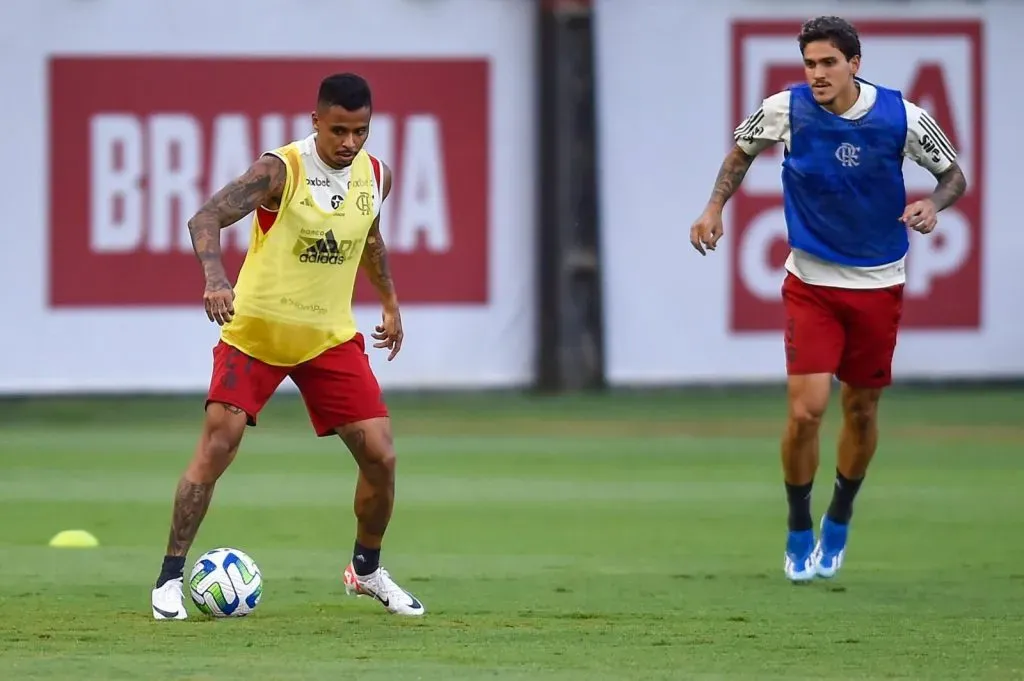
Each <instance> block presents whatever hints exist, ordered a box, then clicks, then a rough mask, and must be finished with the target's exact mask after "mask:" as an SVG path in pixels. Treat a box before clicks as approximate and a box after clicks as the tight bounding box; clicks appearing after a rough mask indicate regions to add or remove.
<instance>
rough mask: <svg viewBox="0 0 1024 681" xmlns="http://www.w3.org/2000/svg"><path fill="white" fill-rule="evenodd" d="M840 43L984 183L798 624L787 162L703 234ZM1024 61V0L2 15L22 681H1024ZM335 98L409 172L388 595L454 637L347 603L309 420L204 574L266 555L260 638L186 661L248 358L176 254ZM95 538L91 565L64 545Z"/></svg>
mask: <svg viewBox="0 0 1024 681" xmlns="http://www.w3.org/2000/svg"><path fill="white" fill-rule="evenodd" d="M822 13H835V14H841V15H843V16H846V17H848V18H850V19H852V20H854V22H855V23H856V24H857V25H858V26H859V28H860V29H861V34H862V42H863V47H864V62H863V70H862V72H861V73H862V75H863V76H864V77H865V78H867V79H868V80H873V81H878V82H881V83H884V84H887V85H889V86H891V87H896V88H900V89H902V90H903V91H904V93H905V96H907V97H908V98H910V99H914V100H915V101H917V102H918V103H919V104H921V105H922V106H924V107H925V108H927V109H928V110H929V111H930V112H931V113H932V115H933V116H934V117H935V118H936V119H937V120H938V121H939V122H940V124H941V125H942V126H943V128H944V129H945V130H946V131H947V133H948V134H949V136H950V137H951V139H952V141H953V142H954V144H955V145H956V146H957V148H958V150H959V152H960V158H961V165H962V166H963V168H964V170H965V173H966V175H967V178H968V181H969V182H970V188H969V191H968V193H967V195H966V196H965V197H964V198H963V199H962V200H961V201H960V203H958V204H957V206H956V207H955V208H952V209H950V210H948V211H946V212H944V213H943V214H942V215H941V216H940V228H939V231H938V233H937V234H936V235H934V236H933V237H929V238H914V239H913V242H912V252H911V256H910V259H909V263H908V283H907V288H906V292H907V305H906V319H905V326H904V331H903V333H902V335H901V340H900V344H899V347H898V350H897V355H896V361H895V374H896V381H897V385H896V386H895V387H894V388H893V390H892V391H891V392H890V394H888V395H887V397H886V398H885V399H884V401H883V411H882V445H881V448H880V451H879V456H878V458H877V460H876V464H875V467H874V468H873V469H872V473H871V475H870V476H869V480H868V482H867V484H866V485H865V488H864V491H863V493H862V495H861V497H860V499H859V501H858V515H857V520H856V523H855V524H856V530H855V531H854V534H853V535H852V543H851V553H850V556H849V563H848V566H847V568H846V571H845V572H844V574H843V576H842V578H841V580H840V581H839V582H836V583H835V584H829V585H821V584H815V585H812V586H811V587H809V588H805V589H794V588H791V587H789V586H788V585H787V584H785V583H784V582H783V580H782V571H781V567H782V542H783V534H784V530H783V528H784V519H785V510H786V509H785V500H784V495H783V490H782V482H781V479H780V473H779V470H778V453H777V449H778V438H779V435H780V430H781V425H782V419H783V417H784V415H785V403H784V386H783V383H782V378H783V367H784V357H783V354H782V343H781V333H780V322H781V315H780V303H779V286H780V283H781V280H782V269H781V265H782V260H783V257H784V255H785V235H784V224H783V221H782V218H781V208H780V206H781V197H780V193H779V192H780V182H779V177H778V162H779V160H780V158H779V156H778V155H774V154H765V155H764V157H763V158H761V159H760V160H759V161H758V162H757V163H756V164H755V166H754V167H753V168H752V170H751V172H750V174H749V175H748V177H747V181H746V183H745V185H744V188H743V190H742V191H741V192H740V193H738V194H737V196H736V197H735V198H734V200H733V201H732V203H731V204H730V208H729V210H728V211H727V216H726V237H725V240H724V247H722V248H720V249H719V250H718V252H717V253H715V254H714V255H712V256H710V257H707V258H700V257H699V256H698V255H697V254H696V253H694V252H693V251H692V249H691V248H690V246H689V243H688V229H689V226H690V224H691V222H692V221H693V220H694V219H695V218H696V217H697V215H698V214H699V213H700V211H701V209H702V207H703V205H704V203H705V201H706V199H707V196H708V194H709V193H710V190H711V186H712V183H713V180H714V176H715V173H716V171H717V168H718V164H719V162H720V161H721V158H722V157H723V155H724V154H725V152H726V151H727V150H728V148H729V146H730V144H731V137H730V133H731V131H732V129H733V127H735V125H736V124H737V123H738V122H739V121H740V120H741V119H742V118H743V117H744V116H746V115H747V114H748V113H750V112H751V111H754V110H755V109H756V108H757V106H758V104H759V102H760V100H761V99H762V98H763V97H765V96H766V95H767V94H769V93H771V92H774V91H777V90H778V89H781V88H782V87H783V86H785V85H786V84H787V83H789V82H793V81H796V80H799V79H800V78H801V77H802V70H801V67H800V62H799V54H798V51H797V46H796V41H795V35H796V33H797V30H798V27H799V24H800V22H801V21H802V20H804V19H806V18H807V17H809V16H812V15H815V14H822ZM1022 27H1024V3H1021V2H1017V1H1015V0H980V1H969V0H945V1H942V0H935V1H929V0H920V1H918V0H904V1H895V0H893V1H870V0H846V1H841V0H830V1H826V0H818V1H816V2H799V1H795V0H793V1H791V0H777V1H769V0H716V1H715V2H697V1H696V0H591V1H584V0H564V1H563V0H373V2H369V1H364V2H354V1H352V0H291V1H290V2H280V1H279V0H246V1H245V2H242V1H241V0H205V1H201V0H178V1H177V2H157V1H155V0H153V1H151V0H35V1H33V2H19V3H14V2H11V3H4V4H3V5H2V6H0V82H2V83H3V86H4V91H3V96H2V102H3V123H4V124H3V126H0V148H2V149H3V150H4V151H5V161H6V162H5V163H4V165H3V166H2V167H0V178H2V179H3V186H4V187H5V188H6V189H7V195H6V200H5V201H4V221H3V224H4V226H3V228H2V229H0V243H2V248H0V302H2V303H3V320H4V323H3V325H4V333H3V334H2V335H0V679H103V680H112V679H122V678H123V679H140V678H187V679H213V678H217V679H221V680H223V679H236V678H239V679H241V678H247V679H249V678H258V679H313V678H322V677H324V676H327V675H335V676H340V675H342V674H358V675H359V677H360V678H362V679H477V678H501V679H519V678H523V679H525V678H530V679H537V678H542V679H576V678H586V679H589V680H591V681H593V680H596V679H645V680H646V679H696V678H699V679H711V678H722V679H770V678H771V679H774V678H788V679H794V678H816V679H831V678H835V679H854V678H856V679H860V678H907V679H925V678H928V679H933V678H948V679H1010V678H1024V647H1022V642H1024V624H1022V623H1021V617H1020V604H1021V602H1022V599H1024V569H1022V568H1021V564H1022V563H1024V542H1021V537H1024V519H1022V516H1024V498H1022V496H1021V494H1020V490H1021V489H1022V484H1024V475H1022V473H1021V465H1020V456H1021V454H1022V452H1024V388H1022V387H1021V386H1022V385H1024V382H1022V379H1024V314H1022V307H1021V301H1022V300H1024V276H1022V273H1021V270H1020V265H1019V263H1020V261H1021V253H1022V252H1024V230H1022V229H1021V225H1020V219H1019V209H1018V204H1017V203H1016V199H1017V198H1019V197H1018V196H1017V195H1018V194H1019V193H1020V190H1019V187H1018V184H1019V178H1020V177H1021V174H1020V172H1019V164H1020V156H1021V143H1020V137H1021V125H1020V120H1021V119H1020V111H1021V107H1022V105H1024V94H1022V90H1021V87H1020V82H1021V78H1020V73H1021V71H1020V69H1021V64H1024V47H1022V42H1021V40H1020V38H1019V36H1020V31H1021V28H1022ZM344 70H353V71H357V72H359V73H361V74H363V75H365V76H366V77H367V78H368V79H369V80H370V82H371V85H372V86H373V88H374V92H375V115H374V124H373V125H374V127H373V131H372V134H371V138H370V141H369V143H368V148H369V150H370V151H371V152H372V153H374V154H376V155H378V156H380V157H382V158H383V159H384V160H385V161H387V162H388V163H389V164H390V165H391V167H392V168H393V169H394V172H395V190H394V191H393V192H392V195H391V196H392V198H390V199H389V201H388V204H387V205H386V206H385V210H384V218H383V225H382V227H383V230H384V234H385V238H386V240H387V241H388V243H389V247H390V250H391V252H392V254H393V256H392V266H393V271H394V274H395V278H396V281H397V285H398V289H399V295H400V297H401V299H402V301H403V317H404V321H405V330H406V342H405V346H404V349H403V351H402V354H401V355H400V356H399V358H398V359H397V360H396V361H395V362H392V363H386V362H384V361H383V357H382V356H380V355H373V357H372V361H373V364H374V368H375V370H376V371H377V372H378V375H379V378H380V381H381V383H382V385H383V386H384V388H385V390H386V392H387V395H388V401H389V404H390V406H391V409H392V412H393V418H394V427H395V430H396V443H397V447H398V451H399V460H400V464H399V484H398V500H397V505H396V510H395V516H394V520H393V526H392V529H391V530H390V531H389V535H388V539H387V542H386V544H385V552H384V560H385V563H386V564H387V565H388V567H389V568H390V569H391V570H392V572H393V573H394V574H395V576H396V578H397V579H398V580H399V581H400V582H403V583H407V584H408V585H409V586H410V587H411V588H412V589H413V590H414V591H415V592H416V593H417V595H418V596H420V597H421V598H422V599H423V601H424V602H425V603H426V605H427V608H428V610H429V611H430V614H429V615H428V617H427V618H426V619H425V620H424V621H422V622H414V623H409V622H396V621H395V620H394V619H392V618H387V617H385V616H384V614H383V611H381V610H380V608H379V606H377V605H375V604H374V603H366V602H364V601H363V600H359V601H356V600H354V599H353V600H349V599H346V598H345V597H344V594H343V590H342V588H341V581H340V574H341V572H340V571H341V569H342V568H343V567H344V564H345V563H346V562H347V560H348V554H349V551H350V548H351V537H352V532H353V520H352V514H351V490H352V485H353V483H354V472H355V467H354V464H353V463H352V462H351V460H350V458H349V457H348V455H347V453H346V452H345V451H344V449H343V445H342V444H341V442H340V441H334V440H316V439H315V438H314V437H313V436H312V433H311V431H310V429H309V426H308V422H307V420H306V418H305V414H304V411H303V408H302V405H301V401H300V400H299V399H298V397H297V396H296V395H295V393H294V390H293V389H292V387H291V386H290V385H288V384H286V386H284V387H283V388H282V391H281V392H280V393H279V394H278V395H277V396H276V397H275V398H274V399H273V400H272V402H271V405H270V406H269V407H268V409H267V411H266V413H265V414H264V415H263V419H262V420H261V424H260V427H259V428H257V429H251V430H250V432H249V433H248V434H247V436H246V440H245V441H244V443H243V445H242V452H241V454H240V456H239V458H238V460H237V462H236V463H235V465H234V466H233V467H232V469H231V470H230V471H229V473H228V474H227V476H226V477H225V478H224V479H223V480H222V482H221V483H220V484H219V486H218V491H217V495H216V496H215V498H214V502H213V506H212V509H211V511H210V514H209V515H208V517H207V520H206V523H205V524H204V526H203V528H202V530H201V532H200V534H199V537H198V540H197V543H196V547H195V549H194V550H193V554H195V555H193V556H191V557H192V558H193V559H194V558H195V557H196V555H198V553H199V552H201V551H204V550H206V549H208V548H212V547H215V546H224V545H227V546H237V547H239V548H241V549H243V550H245V551H247V552H249V553H250V555H252V556H253V558H254V559H255V560H256V561H257V562H258V563H259V565H260V566H261V568H262V569H263V572H264V575H265V580H266V582H265V598H264V602H263V603H262V604H261V606H260V610H259V611H258V612H257V613H256V615H255V616H254V617H252V618H250V619H248V620H245V621H238V622H215V623H209V622H203V621H201V620H198V619H196V620H194V621H190V622H188V623H184V626H180V627H179V626H176V625H169V626H167V625H164V626H160V625H158V624H157V623H154V622H152V621H151V620H150V619H149V612H148V610H147V596H148V591H149V588H150V586H151V583H152V580H153V579H154V578H155V576H156V573H157V571H158V569H159V564H160V558H161V556H162V552H163V549H164V543H165V539H166V532H167V524H168V522H169V519H170V504H171V497H172V493H173V488H174V484H175V481H176V479H177V476H178V475H179V473H180V471H181V470H182V468H183V467H184V465H185V463H186V462H187V460H188V458H189V456H190V455H191V450H192V448H193V446H194V443H195V440H196V438H197V436H198V429H199V426H200V423H201V419H202V399H203V391H204V390H205V388H206V386H207V384H208V381H209V372H210V367H211V352H210V351H211V348H212V346H213V344H214V342H215V341H216V337H217V329H216V328H215V327H214V326H213V325H211V324H210V323H209V322H208V321H207V320H206V317H205V315H204V313H203V311H202V303H201V297H202V277H201V271H200V268H199V267H198V266H197V264H196V262H195V259H194V256H193V254H192V252H191V246H190V242H189V238H188V233H187V230H186V227H185V222H186V220H187V219H188V217H189V216H190V214H191V213H192V212H193V211H194V210H195V209H196V208H197V207H198V206H199V204H200V203H201V202H202V201H203V200H204V199H205V198H206V197H207V196H208V195H209V194H210V193H211V192H212V191H214V190H216V189H217V188H218V187H219V186H221V185H222V184H223V183H224V182H226V181H227V180H229V179H230V178H232V177H233V176H234V175H236V174H238V173H239V172H241V171H242V170H243V169H244V168H245V167H246V166H247V165H248V164H249V163H250V162H251V160H252V159H253V158H254V157H255V155H256V154H258V153H259V151H261V150H264V149H268V148H272V147H275V146H278V145H279V144H281V143H284V142H287V141H289V140H291V139H294V138H296V137H299V136H305V135H306V134H308V133H309V132H310V123H309V111H310V110H311V109H312V107H313V104H314V101H313V100H314V98H315V93H316V87H317V85H318V83H319V81H320V79H321V78H322V77H323V76H325V75H327V74H328V73H332V72H337V71H344ZM907 178H908V186H909V187H910V189H911V193H912V194H916V195H923V194H926V193H928V192H929V191H930V190H931V188H932V186H933V183H934V181H933V180H932V178H930V177H929V176H928V175H927V174H926V173H923V171H920V170H919V169H917V168H913V167H909V166H908V168H907ZM246 227H247V224H246V222H245V221H243V223H242V224H241V225H238V226H235V227H234V228H232V229H230V230H227V231H226V232H225V235H224V248H225V251H226V253H227V254H228V255H227V261H228V263H229V267H230V268H231V269H232V270H234V271H236V270H237V267H238V266H239V264H240V262H241V257H242V255H243V254H244V251H245V247H246V245H247V244H246V239H247V229H246ZM916 236H917V235H915V237H916ZM359 301H360V305H359V307H358V310H357V316H358V318H359V320H360V323H361V325H362V326H363V328H364V329H365V328H367V327H369V326H370V325H371V324H373V323H374V321H375V319H377V318H378V316H379V309H378V308H377V307H375V306H374V305H373V304H371V303H372V294H370V292H369V291H367V290H361V291H360V294H359ZM835 426H836V414H835V411H834V410H833V412H832V413H830V414H829V417H828V425H827V428H826V432H825V435H824V437H823V446H822V461H823V465H822V470H821V476H820V478H819V480H818V487H817V490H818V491H817V494H816V497H815V499H816V501H815V510H816V512H820V511H821V510H823V509H824V506H825V504H826V503H827V499H828V494H829V491H830V486H831V478H832V458H833V454H832V452H833V451H834V445H833V444H832V443H833V442H834V435H835V430H836V428H835ZM78 528H80V529H86V530H88V531H90V532H92V533H94V534H95V535H96V536H97V537H98V539H99V542H100V546H99V547H98V548H95V549H88V550H85V549H83V550H70V549H53V548H50V547H48V546H47V542H48V540H49V539H50V537H51V536H53V535H54V534H55V533H57V532H58V531H60V530H63V529H78Z"/></svg>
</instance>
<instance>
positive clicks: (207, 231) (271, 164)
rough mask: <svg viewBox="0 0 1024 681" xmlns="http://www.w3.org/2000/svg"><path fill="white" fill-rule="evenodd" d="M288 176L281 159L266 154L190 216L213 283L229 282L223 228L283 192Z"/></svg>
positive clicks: (195, 244)
mask: <svg viewBox="0 0 1024 681" xmlns="http://www.w3.org/2000/svg"><path fill="white" fill-rule="evenodd" d="M286 176H287V173H286V170H285V166H284V163H283V162H282V161H281V160H280V159H278V158H276V157H268V156H264V157H263V158H261V159H260V160H259V161H257V162H256V163H254V164H253V165H252V167H251V168H249V170H247V171H246V172H245V174H243V175H242V176H241V177H239V178H238V179H236V180H233V181H232V182H230V183H228V184H227V185H226V186H225V187H224V188H223V189H221V190H220V191H218V192H217V193H216V194H214V195H213V196H212V197H210V200H209V201H207V202H206V204H204V205H203V207H202V208H200V209H199V212H197V213H196V214H195V216H194V217H193V218H192V219H191V220H189V222H188V230H189V233H190V234H191V236H192V248H193V250H194V251H195V254H196V257H197V258H199V261H200V262H201V263H202V264H203V270H204V271H205V272H206V275H207V279H208V280H209V281H210V283H211V284H212V285H214V286H218V287H227V286H228V285H229V284H228V282H227V276H226V275H225V274H224V267H223V265H222V264H221V250H220V230H221V229H223V228H224V227H227V226H229V225H233V224H234V223H235V222H237V221H238V220H241V219H242V218H243V217H245V216H246V215H248V214H249V213H251V212H252V211H254V210H256V208H257V207H258V206H259V205H260V204H261V203H263V202H265V201H267V200H268V199H271V198H275V197H277V196H280V194H281V191H282V190H283V188H284V182H285V178H286Z"/></svg>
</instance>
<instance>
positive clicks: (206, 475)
mask: <svg viewBox="0 0 1024 681" xmlns="http://www.w3.org/2000/svg"><path fill="white" fill-rule="evenodd" d="M231 416H235V415H234V414H231ZM242 416H243V418H242V419H241V420H239V419H238V418H228V417H227V415H226V414H220V413H216V412H214V413H208V415H207V418H206V423H205V425H204V427H203V433H202V436H201V437H200V438H199V446H198V447H197V448H196V455H195V457H194V460H193V462H192V465H191V466H190V468H191V469H192V473H193V474H194V476H197V477H200V478H202V479H204V480H206V481H209V482H213V481H216V480H217V478H219V477H220V475H221V474H222V473H223V472H224V470H225V469H227V467H228V466H229V465H230V464H231V461H232V460H234V458H235V454H236V453H237V452H238V446H239V444H241V441H242V434H243V432H244V430H245V420H244V415H242Z"/></svg>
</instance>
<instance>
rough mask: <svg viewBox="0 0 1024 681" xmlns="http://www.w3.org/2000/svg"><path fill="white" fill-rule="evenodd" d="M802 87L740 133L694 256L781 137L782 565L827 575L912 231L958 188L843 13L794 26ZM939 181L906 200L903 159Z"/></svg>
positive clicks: (946, 157) (842, 536) (870, 438)
mask: <svg viewBox="0 0 1024 681" xmlns="http://www.w3.org/2000/svg"><path fill="white" fill-rule="evenodd" d="M798 43H799V46H800V51H801V53H802V55H803V62H804V70H805V73H806V79H807V82H806V84H800V85H797V86H794V87H792V88H790V89H788V90H786V91H783V92H779V93H777V94H773V95H772V96H770V97H768V98H767V99H765V100H764V101H763V102H762V106H761V107H760V108H759V109H758V110H757V111H756V112H754V113H753V114H751V115H750V116H749V117H747V118H746V120H744V121H743V122H742V123H741V124H740V125H739V126H738V127H737V128H736V130H735V133H734V137H735V140H736V145H735V146H734V147H733V149H732V151H730V152H729V154H728V155H727V156H726V158H725V161H724V162H723V163H722V166H721V169H720V170H719V173H718V178H717V180H716V183H715V188H714V191H713V192H712V195H711V198H710V200H709V202H708V204H707V206H706V208H705V209H704V212H703V214H702V215H701V216H700V218H698V220H697V221H696V222H695V223H694V224H693V226H692V228H691V230H690V242H691V243H692V245H693V247H694V248H695V249H697V251H698V252H700V253H701V255H705V254H706V251H707V250H712V251H713V250H715V247H716V245H717V244H718V241H719V239H721V238H722V234H723V230H722V209H723V207H724V205H725V203H726V202H727V201H728V200H729V197H730V196H732V194H733V193H734V192H735V191H736V189H737V187H739V185H740V183H741V182H742V181H743V177H744V175H745V174H746V172H747V169H748V168H749V167H750V165H751V163H752V162H753V160H754V158H755V157H756V156H757V155H758V154H759V153H760V152H761V151H763V150H764V149H767V148H768V147H770V146H771V145H773V144H775V143H777V142H781V143H782V144H783V145H785V160H784V161H783V163H782V186H783V194H784V205H785V217H786V226H787V231H788V234H789V246H790V249H791V252H790V254H789V256H788V259H787V260H786V270H787V274H786V277H785V281H784V282H783V285H782V299H783V303H784V307H785V312H786V328H785V352H786V369H787V374H788V381H787V384H788V385H787V387H788V390H787V392H788V400H789V415H788V422H787V424H786V430H785V434H784V436H783V438H782V468H783V473H784V477H785V486H786V496H787V498H788V501H789V534H788V537H787V541H786V549H785V562H784V570H785V574H786V577H787V578H789V579H790V580H792V581H794V582H802V581H808V580H811V579H813V578H814V576H815V575H817V576H820V577H824V578H829V577H833V576H835V574H836V572H837V571H838V570H839V568H840V566H841V565H842V563H843V557H844V555H845V551H846V545H847V537H848V532H849V528H850V519H851V517H852V515H853V502H854V498H855V497H856V495H857V492H858V490H859V489H860V487H861V483H862V482H863V480H864V476H865V474H866V472H867V469H868V464H869V463H870V462H871V458H872V456H873V455H874V453H875V448H876V446H877V443H878V403H879V399H880V397H881V395H882V390H883V389H884V388H885V387H886V386H888V385H889V384H890V383H891V380H892V379H891V366H892V357H893V352H894V350H895V347H896V335H897V332H898V329H899V324H900V316H901V311H902V301H903V285H904V281H905V273H904V258H905V256H906V254H907V251H908V248H909V238H908V231H907V228H908V227H909V228H911V229H914V230H916V231H918V232H920V233H922V234H929V233H930V232H931V231H932V230H934V229H935V226H936V214H937V213H938V212H939V211H941V210H943V209H945V208H948V207H949V206H951V205H952V204H953V203H954V202H955V201H956V200H957V199H958V198H959V197H960V196H961V195H962V194H963V193H964V190H965V189H966V186H967V182H966V180H965V179H964V174H963V172H962V171H961V169H960V168H959V166H958V165H957V160H956V153H955V151H954V149H953V146H952V145H951V144H950V142H949V139H948V138H947V136H946V135H945V134H944V133H943V131H942V130H941V129H940V128H939V126H938V125H937V124H936V123H935V120H934V119H933V118H932V117H931V116H929V115H928V114H927V113H926V112H925V111H923V110H922V109H921V108H919V107H918V106H916V105H914V104H913V103H911V102H908V101H905V100H904V99H903V97H902V94H901V93H900V92H898V91H896V90H890V89H887V88H885V87H881V86H878V85H873V84H871V83H868V82H867V81H864V80H861V79H859V78H857V77H856V76H857V72H858V70H859V68H860V60H861V46H860V39H859V37H858V35H857V31H856V30H855V29H854V27H853V26H851V25H850V24H849V23H848V22H847V21H845V20H843V19H841V18H839V17H831V16H828V17H818V18H815V19H811V20H809V21H807V22H806V23H805V24H804V25H803V26H802V28H801V32H800V34H799V36H798ZM904 157H909V158H911V159H913V160H914V161H915V162H916V163H917V164H919V165H921V166H923V167H924V168H926V169H928V170H929V171H931V173H932V174H933V175H934V176H935V177H936V178H937V181H938V184H937V187H936V188H935V191H934V192H933V193H932V194H931V195H930V196H928V197H927V198H924V199H922V200H920V201H915V202H913V203H911V204H910V205H907V203H906V202H907V196H906V189H905V184H904V179H903V170H902V168H903V159H904ZM833 375H835V376H836V377H837V378H838V379H839V381H840V382H841V384H842V387H841V398H842V410H843V425H842V430H841V433H840V436H839V447H838V457H837V465H836V478H835V487H834V489H833V493H832V500H831V504H830V505H829V507H828V510H827V512H826V513H825V515H824V517H823V518H822V519H821V523H820V532H821V534H820V536H819V537H818V539H817V542H816V541H815V535H814V523H813V521H812V519H811V487H812V484H813V481H814V476H815V473H816V472H817V469H818V430H819V427H820V425H821V419H822V416H823V415H824V413H825V408H826V406H827V404H828V401H829V394H830V390H831V383H832V377H833Z"/></svg>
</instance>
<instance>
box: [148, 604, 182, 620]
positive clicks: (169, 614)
mask: <svg viewBox="0 0 1024 681" xmlns="http://www.w3.org/2000/svg"><path fill="white" fill-rule="evenodd" d="M153 611H154V612H156V613H158V614H160V615H163V616H164V617H166V618H167V619H174V618H175V617H177V616H178V611H177V610H175V611H174V612H168V611H166V610H161V609H160V608H158V607H156V606H155V605H154V606H153Z"/></svg>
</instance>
